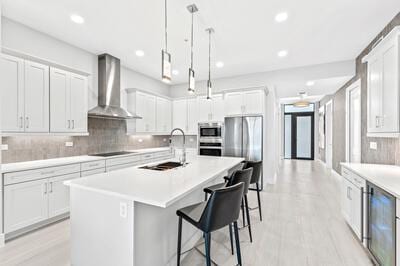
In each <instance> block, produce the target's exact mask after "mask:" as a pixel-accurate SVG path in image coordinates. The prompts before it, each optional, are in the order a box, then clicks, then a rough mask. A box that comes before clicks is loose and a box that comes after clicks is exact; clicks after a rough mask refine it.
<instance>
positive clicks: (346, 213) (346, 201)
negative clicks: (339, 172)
mask: <svg viewBox="0 0 400 266" xmlns="http://www.w3.org/2000/svg"><path fill="white" fill-rule="evenodd" d="M350 190H351V183H350V182H349V181H348V180H347V179H346V178H342V191H341V192H342V197H341V199H342V200H341V201H342V214H343V217H344V219H345V220H346V221H347V223H350V222H351V219H350V215H351V213H350V212H351V205H352V203H351V199H350V197H351V196H350Z"/></svg>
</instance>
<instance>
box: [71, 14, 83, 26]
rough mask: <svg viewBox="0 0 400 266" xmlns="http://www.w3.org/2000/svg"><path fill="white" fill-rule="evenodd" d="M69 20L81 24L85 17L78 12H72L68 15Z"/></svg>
mask: <svg viewBox="0 0 400 266" xmlns="http://www.w3.org/2000/svg"><path fill="white" fill-rule="evenodd" d="M70 18H71V20H72V21H73V22H75V23H76V24H83V23H84V22H85V19H84V18H83V17H81V16H79V15H78V14H72V15H71V16H70Z"/></svg>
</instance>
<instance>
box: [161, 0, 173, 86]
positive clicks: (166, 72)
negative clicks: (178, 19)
mask: <svg viewBox="0 0 400 266" xmlns="http://www.w3.org/2000/svg"><path fill="white" fill-rule="evenodd" d="M164 5H165V6H164V32H165V50H164V49H163V50H161V79H162V81H163V82H165V83H171V54H170V53H168V31H167V25H168V24H167V0H165V2H164Z"/></svg>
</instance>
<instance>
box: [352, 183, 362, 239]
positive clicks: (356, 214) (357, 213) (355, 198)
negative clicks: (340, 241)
mask: <svg viewBox="0 0 400 266" xmlns="http://www.w3.org/2000/svg"><path fill="white" fill-rule="evenodd" d="M362 196H363V195H362V193H361V190H360V189H359V188H358V187H356V186H355V185H353V184H351V196H350V197H351V203H352V205H351V206H352V208H351V215H352V217H351V221H352V225H351V227H352V228H353V230H354V233H355V234H356V235H357V236H358V238H359V239H360V240H361V220H362V219H361V208H362V206H361V204H362V201H361V197H362Z"/></svg>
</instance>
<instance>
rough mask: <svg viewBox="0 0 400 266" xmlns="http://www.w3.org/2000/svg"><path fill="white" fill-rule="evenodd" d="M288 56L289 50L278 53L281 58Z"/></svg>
mask: <svg viewBox="0 0 400 266" xmlns="http://www.w3.org/2000/svg"><path fill="white" fill-rule="evenodd" d="M287 55H288V51H287V50H282V51H279V52H278V56H279V57H285V56H287Z"/></svg>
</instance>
